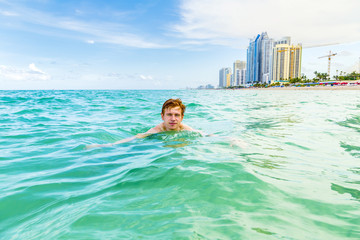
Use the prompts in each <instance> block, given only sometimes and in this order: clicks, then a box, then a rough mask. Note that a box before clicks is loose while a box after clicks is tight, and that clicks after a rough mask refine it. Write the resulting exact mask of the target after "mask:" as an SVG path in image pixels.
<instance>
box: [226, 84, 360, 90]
mask: <svg viewBox="0 0 360 240" xmlns="http://www.w3.org/2000/svg"><path fill="white" fill-rule="evenodd" d="M229 90H230V89H229ZM234 90H265V91H267V90H276V91H278V90H295V91H306V90H327V91H328V90H360V85H354V86H310V87H269V88H238V89H234Z"/></svg>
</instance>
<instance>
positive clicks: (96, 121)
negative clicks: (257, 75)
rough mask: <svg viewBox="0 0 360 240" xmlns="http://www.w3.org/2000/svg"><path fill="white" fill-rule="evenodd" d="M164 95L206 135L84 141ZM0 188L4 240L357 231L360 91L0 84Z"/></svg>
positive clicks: (122, 131)
mask: <svg viewBox="0 0 360 240" xmlns="http://www.w3.org/2000/svg"><path fill="white" fill-rule="evenodd" d="M172 97H176V98H177V97H179V98H181V99H182V100H183V101H184V103H185V104H186V105H187V110H186V113H185V117H184V123H186V124H188V125H190V126H192V127H193V128H197V129H200V130H202V131H204V132H206V133H209V134H212V135H211V136H207V137H202V136H199V135H198V134H195V133H189V132H179V133H161V134H157V135H153V136H151V137H148V138H145V139H137V140H135V141H133V142H130V143H125V144H121V145H117V146H114V147H107V148H93V149H88V150H87V149H85V146H86V145H88V144H95V143H109V142H115V141H117V140H120V139H123V138H126V137H130V136H133V135H134V134H137V133H141V132H144V131H147V130H148V129H149V128H151V127H153V126H155V125H156V124H158V123H160V121H161V118H160V110H161V105H162V103H163V102H164V101H165V100H166V99H168V98H172ZM234 140H241V141H243V142H245V143H246V144H244V143H242V144H241V145H238V144H236V143H237V142H239V141H237V142H236V141H234ZM0 191H1V195H0V239H359V238H360V92H359V91H286V90H284V91H271V90H270V91H256V90H253V91H252V90H240V91H222V90H213V91H205V90H204V91H185V90H183V91H182V90H181V91H180V90H179V91H0Z"/></svg>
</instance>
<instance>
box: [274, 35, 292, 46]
mask: <svg viewBox="0 0 360 240" xmlns="http://www.w3.org/2000/svg"><path fill="white" fill-rule="evenodd" d="M278 44H289V45H290V44H291V38H290V37H283V38H282V39H280V40H277V41H274V46H276V45H278Z"/></svg>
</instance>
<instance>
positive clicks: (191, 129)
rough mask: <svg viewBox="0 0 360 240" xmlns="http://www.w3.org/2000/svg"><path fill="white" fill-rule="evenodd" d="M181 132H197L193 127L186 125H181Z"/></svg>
mask: <svg viewBox="0 0 360 240" xmlns="http://www.w3.org/2000/svg"><path fill="white" fill-rule="evenodd" d="M181 130H185V131H196V130H195V129H193V128H192V127H190V126H188V125H186V124H183V123H182V124H181Z"/></svg>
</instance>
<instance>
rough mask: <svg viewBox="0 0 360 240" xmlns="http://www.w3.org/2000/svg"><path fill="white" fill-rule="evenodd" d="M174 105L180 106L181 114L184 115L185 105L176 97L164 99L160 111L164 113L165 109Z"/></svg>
mask: <svg viewBox="0 0 360 240" xmlns="http://www.w3.org/2000/svg"><path fill="white" fill-rule="evenodd" d="M175 107H180V109H181V115H183V116H184V113H185V109H186V106H185V105H184V104H183V103H182V101H181V99H180V98H177V99H172V98H170V99H168V100H166V101H165V102H164V104H163V106H162V109H161V113H162V114H165V109H167V108H175Z"/></svg>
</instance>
